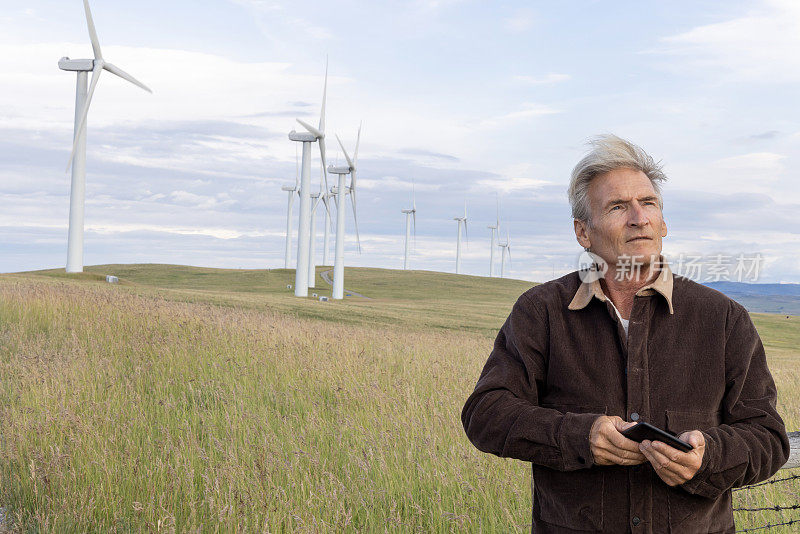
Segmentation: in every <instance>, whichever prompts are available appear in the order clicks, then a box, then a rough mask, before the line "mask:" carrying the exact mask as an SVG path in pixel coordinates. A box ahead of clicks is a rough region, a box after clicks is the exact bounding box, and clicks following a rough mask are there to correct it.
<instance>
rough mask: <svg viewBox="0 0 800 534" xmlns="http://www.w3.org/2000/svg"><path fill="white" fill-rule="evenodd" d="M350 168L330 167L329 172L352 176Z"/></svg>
mask: <svg viewBox="0 0 800 534" xmlns="http://www.w3.org/2000/svg"><path fill="white" fill-rule="evenodd" d="M350 171H351V169H350V167H337V166H335V165H328V172H329V173H331V174H350Z"/></svg>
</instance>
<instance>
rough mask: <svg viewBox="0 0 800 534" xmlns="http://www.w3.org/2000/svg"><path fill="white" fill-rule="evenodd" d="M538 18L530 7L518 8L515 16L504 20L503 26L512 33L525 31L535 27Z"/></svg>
mask: <svg viewBox="0 0 800 534" xmlns="http://www.w3.org/2000/svg"><path fill="white" fill-rule="evenodd" d="M535 21H536V18H535V16H534V14H533V12H532V11H531V10H529V9H518V10H517V11H516V12H515V13H514V15H513V16H511V17H508V18H506V19H504V20H503V26H504V27H505V28H506V30H508V31H509V32H512V33H523V32H526V31H528V30H530V29H531V28H533V26H534V23H535Z"/></svg>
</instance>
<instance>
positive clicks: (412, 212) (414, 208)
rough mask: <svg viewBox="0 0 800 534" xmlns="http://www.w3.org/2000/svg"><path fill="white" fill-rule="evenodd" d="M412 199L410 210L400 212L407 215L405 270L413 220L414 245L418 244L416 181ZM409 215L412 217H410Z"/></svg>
mask: <svg viewBox="0 0 800 534" xmlns="http://www.w3.org/2000/svg"><path fill="white" fill-rule="evenodd" d="M411 199H412V204H411V205H412V207H411V209H410V210H400V213H405V214H406V253H405V259H404V260H403V270H404V271H406V270H408V242H409V237H410V235H411V220H412V219H413V220H414V244H416V243H417V195H416V193H415V191H414V181H413V180H412V181H411ZM409 215H410V216H411V217H409Z"/></svg>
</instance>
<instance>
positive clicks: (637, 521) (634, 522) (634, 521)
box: [631, 517, 642, 527]
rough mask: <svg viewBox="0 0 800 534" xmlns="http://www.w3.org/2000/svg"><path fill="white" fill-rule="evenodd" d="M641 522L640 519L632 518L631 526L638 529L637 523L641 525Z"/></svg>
mask: <svg viewBox="0 0 800 534" xmlns="http://www.w3.org/2000/svg"><path fill="white" fill-rule="evenodd" d="M641 522H642V520H641V519H639V518H638V517H634V518H633V521H631V523H633V526H634V527H638V526H639V523H641Z"/></svg>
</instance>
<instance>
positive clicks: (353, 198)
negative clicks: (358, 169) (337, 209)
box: [350, 191, 361, 254]
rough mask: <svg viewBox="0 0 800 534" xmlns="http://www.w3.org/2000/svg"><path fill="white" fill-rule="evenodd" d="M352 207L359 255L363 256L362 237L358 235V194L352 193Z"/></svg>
mask: <svg viewBox="0 0 800 534" xmlns="http://www.w3.org/2000/svg"><path fill="white" fill-rule="evenodd" d="M350 205H352V206H353V222H354V223H355V227H356V243H357V244H358V253H359V254H361V236H360V235H359V234H358V215H356V192H355V191H351V192H350Z"/></svg>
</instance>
